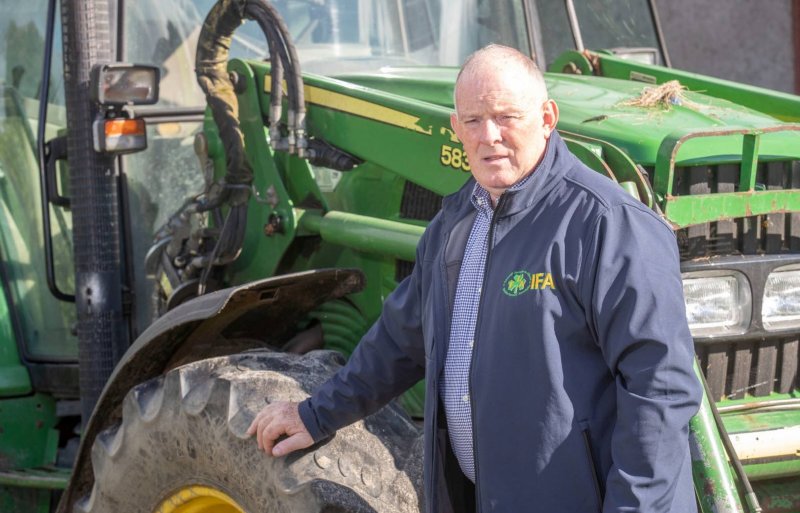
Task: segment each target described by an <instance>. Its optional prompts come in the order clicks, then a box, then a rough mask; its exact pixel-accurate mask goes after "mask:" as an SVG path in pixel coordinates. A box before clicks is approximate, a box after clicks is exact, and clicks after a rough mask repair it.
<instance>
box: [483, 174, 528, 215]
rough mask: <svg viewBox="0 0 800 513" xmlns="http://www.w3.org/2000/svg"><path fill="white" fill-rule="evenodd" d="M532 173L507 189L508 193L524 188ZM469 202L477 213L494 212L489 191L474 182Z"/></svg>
mask: <svg viewBox="0 0 800 513" xmlns="http://www.w3.org/2000/svg"><path fill="white" fill-rule="evenodd" d="M531 176H533V173H528V174H527V175H526V176H525V177H524V178H523V179H522V180H520V181H518V182H517V183H515V184H514V185H512V186H511V187H509V188H508V190H509V191H517V190H519V189H521V188H523V187H524V186H525V184H526V183H528V180H530V178H531ZM470 201H471V202H472V206H474V207H475V208H476V209H477V210H478V211H485V210H487V209H488V210H490V211H492V210H494V209H493V208H492V196H491V195H490V194H489V191H487V190H486V189H484V188H483V187H481V185H480V184H479V183H478V182H475V187H473V189H472V196H471V197H470Z"/></svg>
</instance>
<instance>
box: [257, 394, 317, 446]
mask: <svg viewBox="0 0 800 513" xmlns="http://www.w3.org/2000/svg"><path fill="white" fill-rule="evenodd" d="M297 404H298V403H290V402H277V403H274V404H268V405H267V406H265V407H264V408H263V409H262V410H261V411H260V412H258V415H256V418H255V419H253V423H252V424H250V427H249V428H247V434H248V435H249V436H252V435H254V434H255V435H256V439H257V440H258V449H259V450H261V451H264V452H265V453H267V454H271V455H273V456H286V455H287V454H289V453H290V452H292V451H296V450H298V449H305V448H306V447H310V446H311V445H312V444H313V443H314V440H313V439H312V438H311V435H310V434H309V432H308V430H307V429H306V426H305V425H304V424H303V421H302V420H301V419H300V413H298V410H297ZM284 435H286V437H287V438H286V439H284V440H281V442H280V443H278V444H275V441H276V440H277V439H278V438H280V437H281V436H284Z"/></svg>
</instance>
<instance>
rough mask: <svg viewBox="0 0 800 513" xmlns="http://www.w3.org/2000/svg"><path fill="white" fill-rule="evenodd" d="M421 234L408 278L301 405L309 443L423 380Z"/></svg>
mask: <svg viewBox="0 0 800 513" xmlns="http://www.w3.org/2000/svg"><path fill="white" fill-rule="evenodd" d="M427 233H428V232H427V231H426V232H425V235H423V237H422V239H421V240H420V243H419V245H418V246H417V259H416V264H415V265H414V270H413V271H412V273H411V275H410V276H408V277H407V278H406V279H405V280H403V281H402V282H401V283H400V284H399V285H398V286H397V288H396V289H395V290H394V291H393V292H392V293H391V294H390V295H389V296H388V297H387V298H386V300H385V301H384V303H383V310H382V312H381V316H380V318H378V320H377V321H376V322H375V324H374V325H373V326H372V328H370V330H369V331H368V332H367V334H366V335H364V337H363V338H362V339H361V342H359V344H358V346H357V347H356V349H355V351H354V352H353V354H352V355H351V357H350V359H349V360H348V361H347V363H346V364H345V366H344V367H342V368H341V369H340V370H339V371H338V372H337V373H336V374H334V375H333V376H332V377H331V379H329V380H328V381H327V382H325V383H324V384H323V385H322V386H321V387H320V388H319V389H318V390H317V391H315V392H314V394H313V395H312V396H311V397H310V398H308V399H307V400H305V401H303V402H302V403H300V407H299V410H300V418H301V419H302V421H303V424H305V426H306V429H308V431H309V433H310V434H311V436H312V438H313V439H314V441H315V442H317V441H319V440H321V439H323V438H326V437H328V436H330V435H332V434H333V433H334V432H335V431H336V430H337V429H339V428H341V427H344V426H346V425H348V424H351V423H353V422H355V421H357V420H359V419H361V418H364V417H366V416H367V415H369V414H371V413H373V412H375V411H377V410H378V409H380V408H381V407H382V406H384V405H385V404H386V403H388V402H389V401H390V400H391V399H393V398H394V397H396V396H398V395H400V394H401V393H402V392H404V391H406V390H407V389H408V388H410V387H411V386H412V385H414V384H415V383H416V382H417V381H419V380H421V379H422V378H424V377H425V348H424V340H423V336H422V320H421V313H422V312H421V308H422V305H421V283H420V282H421V278H420V276H421V274H422V272H421V265H422V264H421V263H422V255H423V254H424V251H423V248H424V241H425V238H426V236H427Z"/></svg>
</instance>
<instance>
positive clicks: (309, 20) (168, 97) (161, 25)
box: [125, 0, 530, 107]
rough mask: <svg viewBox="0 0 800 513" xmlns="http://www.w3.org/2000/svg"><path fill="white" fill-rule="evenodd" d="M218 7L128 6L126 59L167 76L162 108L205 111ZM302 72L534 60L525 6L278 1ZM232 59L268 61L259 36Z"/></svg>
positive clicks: (249, 28) (240, 39)
mask: <svg viewBox="0 0 800 513" xmlns="http://www.w3.org/2000/svg"><path fill="white" fill-rule="evenodd" d="M214 3H215V2H214V0H171V1H163V0H139V1H136V2H126V3H125V9H126V16H125V34H126V37H125V59H126V60H127V61H129V62H139V63H148V64H157V65H159V66H161V68H162V80H161V84H160V91H161V93H160V100H159V105H162V106H179V107H191V106H197V107H201V106H204V99H203V94H202V92H201V91H200V88H199V87H198V86H197V84H196V81H195V78H194V54H195V48H196V47H197V37H198V35H199V33H200V28H201V26H202V23H203V20H204V18H205V16H206V14H207V13H208V12H209V11H210V10H211V7H212V6H213V5H214ZM273 4H274V5H275V7H276V8H277V9H278V11H279V12H280V13H281V15H282V17H283V18H284V21H285V22H286V24H287V26H288V28H289V32H290V34H291V37H292V40H293V41H294V44H295V46H296V47H297V51H298V54H299V56H300V61H301V62H302V66H303V71H308V72H312V73H319V74H325V75H335V74H337V73H349V72H353V71H362V70H375V69H377V68H380V67H382V66H388V65H403V66H459V65H461V63H462V62H463V61H464V59H465V58H466V57H467V56H468V55H469V54H470V53H472V52H473V51H475V50H477V49H478V48H480V47H482V46H485V45H487V44H489V43H500V44H505V45H508V46H513V47H515V48H520V49H522V50H523V51H525V52H526V53H530V52H529V44H528V38H527V29H526V25H525V13H524V8H523V2H522V1H520V0H275V1H274V2H273ZM230 53H231V56H232V57H240V58H248V59H263V58H267V57H268V55H267V44H266V40H265V39H264V36H263V35H262V33H261V30H260V28H259V27H258V25H256V24H255V23H254V22H247V23H245V24H244V25H242V26H241V27H240V28H239V29H237V31H236V33H235V34H234V40H233V44H232V45H231V52H230Z"/></svg>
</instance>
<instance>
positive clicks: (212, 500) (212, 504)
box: [155, 485, 244, 513]
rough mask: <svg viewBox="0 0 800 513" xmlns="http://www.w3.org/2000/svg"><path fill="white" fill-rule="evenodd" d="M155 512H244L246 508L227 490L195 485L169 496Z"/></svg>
mask: <svg viewBox="0 0 800 513" xmlns="http://www.w3.org/2000/svg"><path fill="white" fill-rule="evenodd" d="M155 513H244V509H242V507H241V506H239V504H237V502H236V501H235V500H233V499H232V498H231V497H230V495H228V494H227V493H225V492H221V491H219V490H217V489H215V488H211V487H210V486H203V485H193V486H187V487H185V488H180V489H179V490H177V491H176V492H174V493H173V494H172V495H170V496H169V497H167V498H166V499H165V500H164V501H163V502H162V503H161V504H159V506H158V508H157V509H156V511H155Z"/></svg>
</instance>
